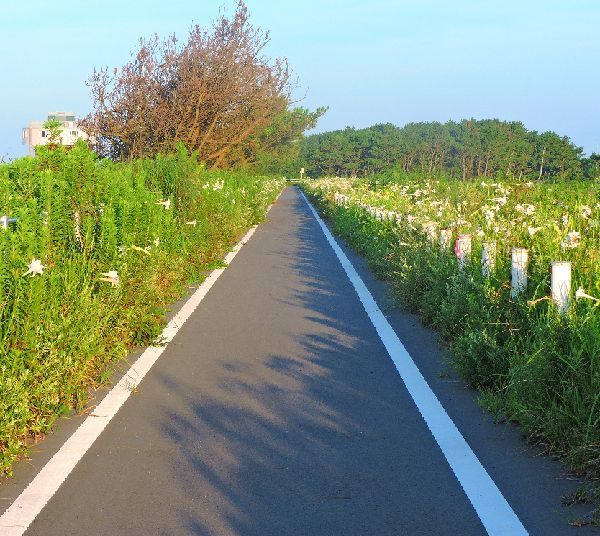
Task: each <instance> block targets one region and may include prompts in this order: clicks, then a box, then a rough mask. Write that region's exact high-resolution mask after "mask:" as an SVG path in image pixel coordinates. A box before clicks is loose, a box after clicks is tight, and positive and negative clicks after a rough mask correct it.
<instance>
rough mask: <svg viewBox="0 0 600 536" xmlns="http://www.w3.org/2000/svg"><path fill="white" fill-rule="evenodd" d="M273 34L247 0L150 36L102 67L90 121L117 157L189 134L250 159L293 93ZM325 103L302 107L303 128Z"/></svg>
mask: <svg viewBox="0 0 600 536" xmlns="http://www.w3.org/2000/svg"><path fill="white" fill-rule="evenodd" d="M268 41H269V34H268V32H264V31H262V30H260V29H258V28H255V27H253V26H252V25H251V24H250V22H249V16H248V9H247V8H246V6H245V4H244V3H243V2H242V1H240V2H239V4H238V6H237V9H236V11H235V13H234V15H233V16H232V17H231V18H228V17H227V16H226V15H225V14H224V13H221V14H220V16H219V17H218V19H217V20H216V21H215V22H214V23H213V25H212V27H211V28H209V29H203V28H201V27H200V26H198V25H195V26H193V27H192V28H191V30H190V32H189V36H188V40H187V42H186V43H184V44H182V45H180V44H179V42H178V40H177V39H176V37H175V36H173V37H171V38H169V39H167V40H164V41H161V40H159V38H158V37H157V36H154V37H153V38H151V39H141V40H140V47H139V50H138V51H137V52H136V53H134V54H133V56H132V59H131V61H130V62H128V63H127V64H126V65H125V66H124V67H122V68H121V69H120V70H118V69H114V70H113V71H109V69H106V68H104V69H99V70H94V74H93V75H92V76H91V78H90V80H89V85H90V87H91V91H92V96H93V99H94V111H93V112H92V113H91V114H89V115H88V116H87V117H86V118H85V119H84V120H83V121H82V127H83V129H84V130H85V131H86V132H87V133H88V134H90V136H91V137H92V139H93V143H94V145H95V149H96V151H97V152H98V153H99V154H101V155H102V156H108V157H110V158H113V159H130V158H139V157H145V156H152V155H154V154H156V153H157V152H159V151H161V152H166V151H171V150H173V149H174V148H175V145H176V144H177V143H178V142H183V143H184V144H185V146H186V147H187V148H188V149H190V150H193V151H196V152H197V154H198V158H199V159H200V160H202V161H205V162H207V163H208V164H209V165H211V166H214V167H223V166H230V165H235V164H236V163H238V162H239V161H242V162H247V161H248V158H249V157H250V158H251V157H252V155H253V154H258V153H260V150H261V149H260V147H258V146H259V145H260V140H261V139H263V140H264V139H265V137H264V135H263V133H264V132H265V131H268V130H269V127H270V126H272V125H273V126H277V125H280V124H281V118H282V117H284V116H285V115H286V113H289V112H290V110H289V106H290V104H291V103H292V97H291V93H292V89H293V87H294V83H293V81H292V80H291V75H290V70H289V67H288V64H287V61H286V60H285V59H281V58H277V59H275V60H273V61H270V60H269V59H267V58H266V57H265V56H264V55H263V49H264V47H265V45H266V44H267V43H268ZM324 111H325V110H324V109H321V108H320V109H319V110H317V111H316V112H312V113H308V114H306V113H304V114H299V115H298V114H296V115H295V116H294V117H296V122H295V123H294V132H295V134H296V136H299V135H301V134H302V132H303V131H304V130H306V128H309V127H311V126H314V124H315V122H316V120H317V119H318V117H319V116H320V115H322V113H323V112H324ZM297 117H304V118H305V122H304V123H303V124H297ZM276 130H277V129H275V130H274V132H275V131H276ZM280 130H282V129H280ZM282 131H285V136H282V140H281V142H282V143H287V142H289V138H290V136H289V134H290V133H289V129H283V130H282ZM267 141H268V144H270V145H273V142H274V140H272V139H269V140H267ZM275 141H276V140H275ZM265 148H266V144H265Z"/></svg>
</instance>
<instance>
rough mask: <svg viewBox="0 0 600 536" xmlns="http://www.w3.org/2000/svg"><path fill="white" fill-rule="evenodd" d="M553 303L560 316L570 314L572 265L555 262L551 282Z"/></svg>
mask: <svg viewBox="0 0 600 536" xmlns="http://www.w3.org/2000/svg"><path fill="white" fill-rule="evenodd" d="M550 289H551V295H552V301H553V302H554V303H555V304H556V307H557V308H558V312H559V313H560V314H566V313H568V312H569V298H570V295H571V263H570V262H562V261H555V262H553V263H552V274H551V280H550Z"/></svg>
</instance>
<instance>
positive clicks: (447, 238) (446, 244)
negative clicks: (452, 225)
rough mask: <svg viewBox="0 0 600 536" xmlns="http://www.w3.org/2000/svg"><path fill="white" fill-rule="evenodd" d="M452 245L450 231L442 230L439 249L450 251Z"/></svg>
mask: <svg viewBox="0 0 600 536" xmlns="http://www.w3.org/2000/svg"><path fill="white" fill-rule="evenodd" d="M451 243H452V229H442V230H441V231H440V248H441V249H450V244H451Z"/></svg>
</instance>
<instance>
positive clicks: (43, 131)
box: [42, 130, 46, 138]
mask: <svg viewBox="0 0 600 536" xmlns="http://www.w3.org/2000/svg"><path fill="white" fill-rule="evenodd" d="M45 137H46V131H45V130H42V138H45Z"/></svg>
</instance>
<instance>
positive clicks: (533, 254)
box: [304, 179, 600, 521]
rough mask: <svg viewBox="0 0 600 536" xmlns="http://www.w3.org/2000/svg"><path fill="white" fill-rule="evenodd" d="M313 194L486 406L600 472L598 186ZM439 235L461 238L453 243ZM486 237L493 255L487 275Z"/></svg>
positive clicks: (377, 184)
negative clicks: (563, 281)
mask: <svg viewBox="0 0 600 536" xmlns="http://www.w3.org/2000/svg"><path fill="white" fill-rule="evenodd" d="M304 188H305V189H306V191H307V192H308V193H309V194H311V195H312V196H313V198H314V199H315V200H316V201H317V202H318V204H319V205H320V207H321V209H322V210H323V211H324V212H325V214H326V215H327V216H328V217H329V219H330V221H331V223H332V225H333V228H334V230H335V231H336V232H337V233H339V234H340V235H342V236H343V237H344V238H346V239H347V240H349V242H350V243H351V244H352V245H353V246H354V247H355V248H356V249H357V250H358V251H359V252H360V253H362V254H364V255H365V256H366V257H367V258H368V259H369V261H370V263H371V264H372V266H373V267H374V268H375V269H376V270H377V271H378V273H379V274H380V275H382V276H383V277H385V278H387V279H388V280H389V281H390V282H391V284H392V286H393V288H394V289H395V292H396V294H397V297H398V300H399V301H398V303H399V304H400V305H402V306H404V307H408V308H410V309H412V310H416V311H418V312H420V313H421V314H422V315H423V318H424V319H425V321H426V322H428V323H430V324H432V325H433V326H435V327H436V328H437V329H438V330H439V331H440V333H441V334H442V336H443V337H444V339H445V340H446V341H447V342H448V343H449V350H450V353H451V356H452V358H453V361H454V363H455V365H456V367H457V369H458V370H459V372H460V373H461V374H462V375H463V376H464V378H465V379H466V380H467V382H468V383H469V385H471V386H473V387H476V388H479V389H480V390H481V391H482V393H483V394H482V401H483V402H484V404H485V405H486V406H487V407H489V408H490V409H491V410H493V411H495V412H496V413H498V414H501V415H506V416H508V417H509V418H510V419H512V420H514V421H517V422H518V423H520V425H521V426H522V428H523V430H525V431H526V432H527V433H528V434H529V436H530V437H532V438H534V439H535V440H538V441H540V442H541V443H543V444H545V446H546V447H547V448H548V449H549V450H551V451H553V452H557V453H563V454H566V455H567V458H568V461H569V462H570V463H571V464H572V466H573V467H574V468H576V469H579V470H582V471H586V472H589V473H590V474H591V475H593V476H594V477H596V478H597V477H600V277H599V275H598V274H600V182H599V181H568V182H562V183H558V184H534V183H531V182H521V183H515V182H504V183H499V182H481V181H478V182H477V183H473V182H462V181H454V180H431V179H430V180H425V179H421V180H420V181H414V180H412V181H410V182H403V181H402V180H395V181H391V182H390V181H382V180H377V179H371V180H365V179H362V180H360V179H358V180H349V179H321V180H314V181H305V184H304ZM336 194H338V195H337V196H336ZM340 194H341V195H345V196H347V197H343V198H340ZM336 201H337V202H336ZM390 216H391V217H390ZM442 229H449V230H451V232H452V237H453V240H452V241H448V242H447V243H446V244H447V245H446V246H444V245H443V244H442V243H441V242H440V236H441V235H442V233H441V230H442ZM459 233H471V234H472V236H473V249H472V253H471V255H470V256H469V257H468V259H467V262H466V264H465V268H464V270H463V271H461V270H460V269H459V263H458V260H457V256H456V253H455V250H454V239H455V238H456V237H457V235H458V234H459ZM484 241H495V243H496V248H497V249H496V264H495V267H494V268H493V269H491V270H490V271H489V277H485V276H484V274H483V270H482V262H481V258H482V244H483V242H484ZM442 242H443V241H442ZM512 247H525V248H528V250H529V252H530V261H529V266H528V278H529V280H528V284H527V287H526V290H525V291H524V292H523V293H522V294H521V295H518V296H517V297H515V298H513V297H511V281H510V251H511V248H512ZM557 260H561V261H570V262H571V263H572V271H573V272H572V280H573V285H572V292H571V296H570V298H571V304H570V309H569V311H568V313H567V314H559V311H558V310H557V307H556V306H555V304H554V303H553V302H552V301H551V300H550V299H549V294H550V264H551V262H552V261H557ZM596 515H597V516H598V521H600V510H598V511H597V513H596Z"/></svg>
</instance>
